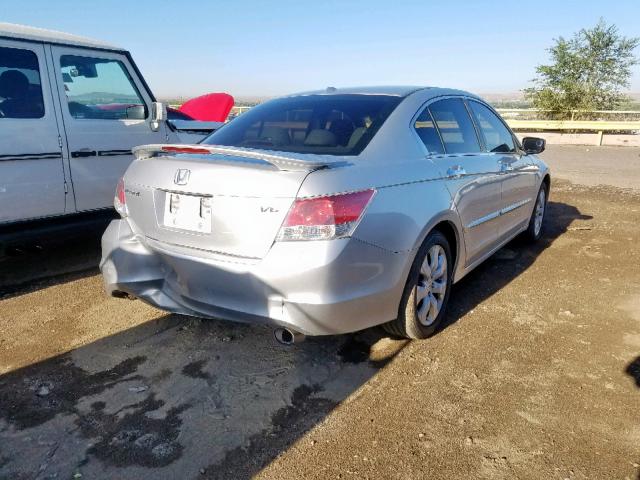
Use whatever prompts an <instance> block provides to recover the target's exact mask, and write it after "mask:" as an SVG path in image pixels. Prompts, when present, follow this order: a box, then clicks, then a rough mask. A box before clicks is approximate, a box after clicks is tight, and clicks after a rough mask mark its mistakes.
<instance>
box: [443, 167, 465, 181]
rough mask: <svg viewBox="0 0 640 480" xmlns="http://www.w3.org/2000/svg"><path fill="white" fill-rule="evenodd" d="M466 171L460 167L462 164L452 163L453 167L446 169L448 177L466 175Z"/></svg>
mask: <svg viewBox="0 0 640 480" xmlns="http://www.w3.org/2000/svg"><path fill="white" fill-rule="evenodd" d="M466 174H467V171H466V170H465V169H464V168H462V165H454V166H453V167H449V168H448V169H447V177H449V178H459V177H461V176H462V175H466Z"/></svg>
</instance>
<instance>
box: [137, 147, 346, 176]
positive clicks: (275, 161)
mask: <svg viewBox="0 0 640 480" xmlns="http://www.w3.org/2000/svg"><path fill="white" fill-rule="evenodd" d="M167 147H169V148H178V149H179V148H184V149H189V148H193V149H194V150H196V149H197V150H208V152H209V153H208V154H209V155H224V156H227V157H240V158H244V159H253V160H262V161H264V162H267V163H269V164H271V165H273V166H274V167H276V168H277V169H278V170H293V171H313V170H318V169H320V168H325V167H330V166H338V165H345V164H346V162H345V160H344V159H341V158H340V157H336V158H328V156H327V155H323V156H320V155H313V156H308V157H307V156H305V157H304V158H302V157H301V155H304V154H298V153H293V152H292V153H287V154H285V155H279V154H273V153H266V152H265V151H264V150H256V149H252V148H244V147H226V146H218V145H202V144H193V145H188V144H151V145H140V146H139V147H134V148H133V149H132V152H133V154H134V156H135V158H136V160H141V159H144V158H153V157H159V156H172V155H208V154H203V153H201V152H195V151H194V152H193V153H189V152H184V153H182V152H171V151H165V150H164V148H167ZM227 161H228V158H227Z"/></svg>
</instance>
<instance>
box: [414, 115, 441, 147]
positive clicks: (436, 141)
mask: <svg viewBox="0 0 640 480" xmlns="http://www.w3.org/2000/svg"><path fill="white" fill-rule="evenodd" d="M414 128H415V129H416V133H417V134H418V136H419V137H420V140H422V143H424V146H425V147H427V150H428V151H429V153H444V147H443V146H442V141H441V140H440V135H439V134H438V131H437V130H436V126H435V125H434V123H433V119H432V118H431V113H430V112H429V109H428V108H425V109H424V110H423V112H422V113H421V114H420V116H419V117H418V119H417V120H416V123H415V125H414Z"/></svg>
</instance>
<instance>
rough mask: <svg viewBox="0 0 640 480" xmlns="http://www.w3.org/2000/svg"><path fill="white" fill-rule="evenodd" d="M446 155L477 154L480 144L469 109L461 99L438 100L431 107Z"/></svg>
mask: <svg viewBox="0 0 640 480" xmlns="http://www.w3.org/2000/svg"><path fill="white" fill-rule="evenodd" d="M429 111H430V112H431V116H432V117H433V120H434V121H435V122H436V125H437V127H438V130H439V131H440V137H441V138H442V142H443V143H444V149H445V152H446V153H477V152H480V151H481V150H480V143H479V142H478V136H477V135H476V130H475V128H474V126H473V122H472V121H471V117H469V113H468V112H467V108H466V107H465V105H464V102H463V101H462V100H461V99H460V98H447V99H444V100H438V101H437V102H434V103H432V104H431V105H429Z"/></svg>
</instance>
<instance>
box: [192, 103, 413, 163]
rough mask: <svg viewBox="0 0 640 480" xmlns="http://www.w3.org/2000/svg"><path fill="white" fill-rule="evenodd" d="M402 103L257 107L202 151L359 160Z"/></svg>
mask: <svg viewBox="0 0 640 480" xmlns="http://www.w3.org/2000/svg"><path fill="white" fill-rule="evenodd" d="M401 101H402V98H401V97H394V96H390V95H357V94H349V95H305V96H298V97H287V98H280V99H276V100H271V101H269V102H266V103H263V104H261V105H258V106H256V107H254V108H252V109H251V110H249V111H248V112H246V113H243V114H242V115H240V116H239V117H237V118H235V119H234V120H233V121H231V122H230V123H228V124H226V125H225V126H224V127H223V128H221V129H220V130H218V131H216V132H214V133H212V134H211V135H210V136H209V137H207V138H205V139H204V140H203V141H202V143H204V144H207V145H224V146H230V147H247V148H260V149H262V150H278V151H283V152H298V153H314V154H328V155H358V154H359V153H360V152H362V150H364V148H365V147H366V146H367V144H368V143H369V142H370V141H371V139H372V138H373V136H374V135H375V133H376V132H377V131H378V129H379V128H380V127H381V126H382V124H383V123H384V121H385V120H386V119H387V117H388V116H389V114H391V112H392V111H393V109H394V108H395V107H396V106H397V105H398V104H399V103H400V102H401Z"/></svg>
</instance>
